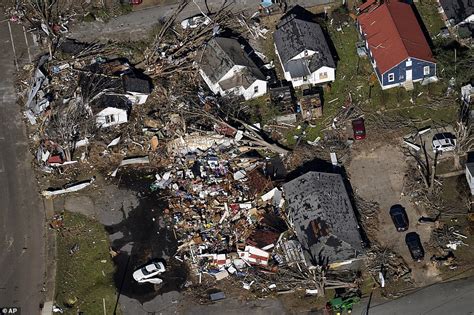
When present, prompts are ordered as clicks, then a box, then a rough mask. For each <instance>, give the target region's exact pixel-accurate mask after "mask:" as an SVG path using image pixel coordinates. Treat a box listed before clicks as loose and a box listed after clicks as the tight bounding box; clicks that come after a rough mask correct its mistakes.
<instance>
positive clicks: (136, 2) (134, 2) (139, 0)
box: [129, 0, 143, 5]
mask: <svg viewBox="0 0 474 315" xmlns="http://www.w3.org/2000/svg"><path fill="white" fill-rule="evenodd" d="M142 2H143V0H129V3H130V4H131V5H139V4H141V3H142Z"/></svg>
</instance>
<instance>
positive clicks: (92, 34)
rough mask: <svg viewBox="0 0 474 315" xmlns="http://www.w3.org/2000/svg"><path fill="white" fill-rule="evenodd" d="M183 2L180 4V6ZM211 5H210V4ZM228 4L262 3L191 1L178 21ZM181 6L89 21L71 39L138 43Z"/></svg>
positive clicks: (253, 4) (253, 3)
mask: <svg viewBox="0 0 474 315" xmlns="http://www.w3.org/2000/svg"><path fill="white" fill-rule="evenodd" d="M331 1H332V0H317V1H316V0H287V3H288V7H291V6H292V5H294V4H299V5H301V6H305V7H309V6H314V5H317V4H321V3H327V2H331ZM179 2H181V1H176V3H179ZM206 2H207V5H206ZM224 3H225V5H226V7H227V8H230V9H232V10H233V11H234V12H238V11H248V12H252V13H253V12H256V11H257V10H258V6H259V3H260V1H257V0H227V1H224V0H207V1H206V0H195V3H194V2H190V3H189V4H188V5H187V6H186V7H185V8H184V10H183V11H182V12H181V13H180V15H179V16H178V21H179V20H183V19H185V18H188V17H191V16H194V15H196V14H200V12H201V11H200V10H202V11H204V12H206V13H207V8H209V10H210V11H211V12H213V13H215V12H217V10H219V9H220V8H221V7H222V6H223V4H224ZM176 7H178V5H177V4H168V5H158V6H154V7H148V8H144V9H140V6H137V9H136V11H133V12H131V13H129V14H126V15H121V16H118V17H115V18H112V19H111V20H110V21H108V22H107V23H100V22H92V23H91V22H87V23H79V24H77V25H74V26H73V27H71V29H70V31H71V32H70V33H69V34H67V36H68V37H71V38H76V39H79V40H83V41H94V40H98V39H102V40H130V41H136V40H139V39H143V38H145V37H147V36H148V35H149V34H148V31H149V30H150V29H151V28H152V27H153V26H154V25H156V24H157V23H158V22H159V21H160V20H162V19H163V18H166V17H169V16H171V15H172V14H173V12H174V10H175V9H176Z"/></svg>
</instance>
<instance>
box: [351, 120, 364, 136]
mask: <svg viewBox="0 0 474 315" xmlns="http://www.w3.org/2000/svg"><path fill="white" fill-rule="evenodd" d="M352 130H354V139H356V140H363V139H365V123H364V119H363V118H358V119H355V120H353V121H352Z"/></svg>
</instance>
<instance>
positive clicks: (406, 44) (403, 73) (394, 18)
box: [357, 0, 437, 90]
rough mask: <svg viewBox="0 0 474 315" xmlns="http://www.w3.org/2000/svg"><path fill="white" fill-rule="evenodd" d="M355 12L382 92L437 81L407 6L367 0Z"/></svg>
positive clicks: (420, 31) (425, 48) (408, 5)
mask: <svg viewBox="0 0 474 315" xmlns="http://www.w3.org/2000/svg"><path fill="white" fill-rule="evenodd" d="M358 12H359V15H358V16H357V28H358V31H359V35H360V37H361V38H362V40H363V41H364V43H365V49H366V51H367V54H368V57H369V60H370V63H371V64H372V67H373V69H374V72H375V75H376V76H377V78H378V80H379V83H380V85H381V87H382V89H383V90H385V89H389V88H393V87H398V86H403V87H405V88H406V89H407V90H411V89H413V83H414V82H421V83H422V84H424V83H429V82H434V81H437V77H436V62H435V60H434V58H433V53H432V52H431V49H430V46H429V45H428V42H427V41H426V38H425V35H424V34H423V31H422V30H421V27H420V25H419V24H418V20H417V18H416V16H415V13H414V12H413V9H412V7H411V5H410V4H408V3H405V2H400V1H398V0H394V1H378V0H369V1H367V2H366V3H364V4H362V5H361V6H360V7H359V8H358Z"/></svg>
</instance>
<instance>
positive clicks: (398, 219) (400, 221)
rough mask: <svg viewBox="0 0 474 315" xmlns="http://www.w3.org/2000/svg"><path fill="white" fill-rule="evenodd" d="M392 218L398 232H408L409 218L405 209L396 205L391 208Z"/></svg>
mask: <svg viewBox="0 0 474 315" xmlns="http://www.w3.org/2000/svg"><path fill="white" fill-rule="evenodd" d="M390 217H391V218H392V221H393V224H394V225H395V228H397V231H398V232H403V231H406V230H408V224H409V223H408V216H407V213H406V211H405V208H403V206H401V205H394V206H392V207H391V208H390Z"/></svg>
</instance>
